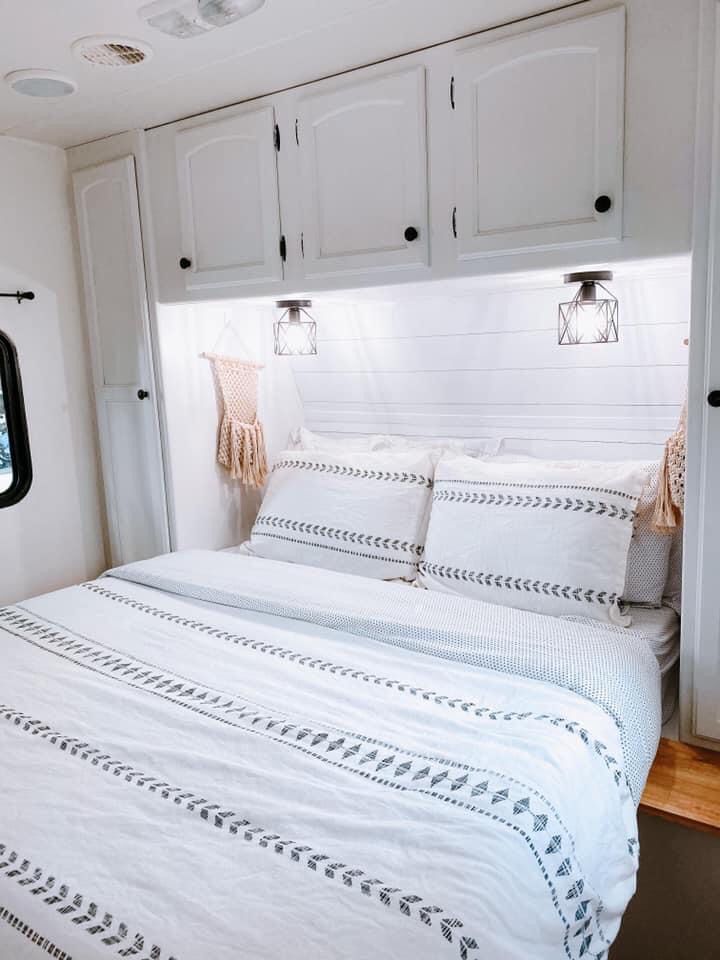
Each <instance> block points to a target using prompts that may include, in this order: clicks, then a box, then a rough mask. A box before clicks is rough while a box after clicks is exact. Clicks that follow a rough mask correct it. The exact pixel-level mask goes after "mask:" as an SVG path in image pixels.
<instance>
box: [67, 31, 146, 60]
mask: <svg viewBox="0 0 720 960" xmlns="http://www.w3.org/2000/svg"><path fill="white" fill-rule="evenodd" d="M72 51H73V53H74V54H75V56H76V57H77V58H78V59H79V60H83V61H84V62H85V63H91V64H92V65H93V66H96V67H135V66H137V65H138V64H140V63H144V62H145V61H146V60H149V59H150V57H152V47H151V46H150V44H148V43H143V41H142V40H133V39H131V38H130V37H98V36H93V37H82V38H81V39H80V40H76V41H75V43H74V44H73V45H72Z"/></svg>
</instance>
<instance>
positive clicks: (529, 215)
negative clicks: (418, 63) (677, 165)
mask: <svg viewBox="0 0 720 960" xmlns="http://www.w3.org/2000/svg"><path fill="white" fill-rule="evenodd" d="M624 73H625V11H624V9H623V8H621V7H618V8H615V9H612V10H609V11H607V12H604V13H601V14H596V15H594V16H587V17H582V18H580V19H576V20H571V21H567V22H565V23H561V24H558V25H556V26H551V27H546V28H543V29H537V30H532V31H530V32H525V33H520V34H516V35H512V36H508V37H504V38H501V39H497V40H494V41H490V42H488V41H485V42H484V43H482V45H480V46H475V47H473V48H471V49H468V50H465V51H462V52H460V53H459V54H458V55H457V57H456V62H455V69H454V75H453V78H452V80H451V107H452V109H453V110H454V121H453V122H454V153H455V169H456V193H457V208H456V210H455V213H454V229H455V232H456V234H457V252H458V257H459V258H460V259H461V260H462V259H472V258H475V257H482V256H486V255H488V254H493V253H500V252H512V251H518V250H526V249H528V248H533V247H535V248H539V247H549V246H555V245H560V244H577V243H587V242H592V241H599V240H611V239H620V238H621V236H622V199H623V126H624Z"/></svg>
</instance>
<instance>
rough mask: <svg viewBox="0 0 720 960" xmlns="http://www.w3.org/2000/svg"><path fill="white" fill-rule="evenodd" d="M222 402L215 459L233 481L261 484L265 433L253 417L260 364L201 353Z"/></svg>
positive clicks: (265, 473) (265, 469)
mask: <svg viewBox="0 0 720 960" xmlns="http://www.w3.org/2000/svg"><path fill="white" fill-rule="evenodd" d="M203 357H205V359H207V360H209V361H210V362H211V364H212V367H213V371H214V374H215V382H216V384H217V388H218V390H219V393H220V396H221V397H222V402H223V418H222V422H221V424H220V431H219V433H218V446H217V460H218V463H219V464H220V466H222V467H224V468H225V469H226V470H227V471H228V472H229V474H230V476H231V478H232V479H233V480H239V481H240V482H241V483H243V484H245V485H246V486H249V487H262V486H263V484H264V483H265V481H266V480H267V478H268V473H269V471H268V463H267V453H266V451H265V434H264V432H263V428H262V424H261V423H260V421H259V420H258V417H257V402H258V373H259V371H260V370H262V366H261V365H260V364H257V363H246V362H244V361H242V360H237V359H235V358H234V357H223V356H219V355H218V354H213V353H205V354H203Z"/></svg>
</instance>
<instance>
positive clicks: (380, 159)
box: [297, 66, 429, 277]
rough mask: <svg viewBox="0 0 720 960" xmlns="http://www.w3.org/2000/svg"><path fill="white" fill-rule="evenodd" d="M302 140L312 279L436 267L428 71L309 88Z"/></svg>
mask: <svg viewBox="0 0 720 960" xmlns="http://www.w3.org/2000/svg"><path fill="white" fill-rule="evenodd" d="M297 144H298V150H299V158H300V191H301V203H302V246H303V250H304V274H305V276H306V277H320V276H325V275H340V276H341V275H347V274H352V273H358V272H365V271H376V270H393V269H399V268H405V267H410V266H423V265H426V264H427V263H428V262H429V242H428V241H429V238H428V186H427V146H426V105H425V68H424V67H421V66H420V67H414V68H412V69H409V70H403V71H400V72H396V73H392V74H390V75H384V76H376V77H373V78H371V79H367V78H363V79H361V80H358V78H357V76H355V77H354V78H353V79H352V80H350V81H348V80H347V79H345V80H344V81H343V82H341V83H340V84H339V85H338V84H337V82H335V85H334V86H333V87H330V88H328V87H327V85H326V84H321V85H319V86H318V87H315V86H314V87H310V88H309V91H308V92H307V93H306V94H304V95H303V96H302V97H301V99H300V101H299V106H298V122H297Z"/></svg>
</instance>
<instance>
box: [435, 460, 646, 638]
mask: <svg viewBox="0 0 720 960" xmlns="http://www.w3.org/2000/svg"><path fill="white" fill-rule="evenodd" d="M645 481H646V474H645V472H644V471H643V470H642V469H639V468H638V467H637V465H634V464H633V465H627V464H613V463H607V464H603V463H595V464H593V465H592V470H591V471H590V470H588V469H587V465H583V464H577V463H572V462H566V463H564V462H549V461H541V460H536V461H527V462H521V463H498V462H493V461H492V460H490V461H478V460H472V459H470V458H468V457H457V458H454V459H446V460H441V461H440V463H439V464H438V468H437V471H436V474H435V490H434V494H433V501H432V510H431V513H430V524H429V528H428V534H427V541H426V545H425V556H424V559H423V561H422V563H421V564H420V579H421V582H422V584H423V585H424V586H426V587H429V588H430V589H437V590H444V591H446V592H450V593H460V594H464V595H466V596H470V597H474V598H476V599H478V600H486V601H489V602H492V603H499V604H504V605H506V606H511V607H519V608H521V609H524V610H533V611H535V612H536V613H547V614H551V615H553V616H565V615H568V614H575V615H581V616H587V617H592V618H593V619H595V620H606V621H607V620H613V621H615V622H620V618H619V610H618V604H619V601H620V598H621V597H622V593H623V589H624V586H625V578H626V573H627V558H628V549H629V547H630V539H631V537H632V532H633V523H634V519H635V512H636V510H637V506H638V500H639V498H640V494H641V491H642V489H643V485H644V483H645Z"/></svg>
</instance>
